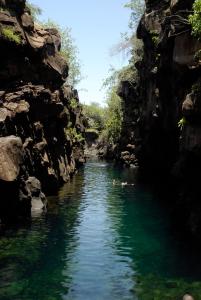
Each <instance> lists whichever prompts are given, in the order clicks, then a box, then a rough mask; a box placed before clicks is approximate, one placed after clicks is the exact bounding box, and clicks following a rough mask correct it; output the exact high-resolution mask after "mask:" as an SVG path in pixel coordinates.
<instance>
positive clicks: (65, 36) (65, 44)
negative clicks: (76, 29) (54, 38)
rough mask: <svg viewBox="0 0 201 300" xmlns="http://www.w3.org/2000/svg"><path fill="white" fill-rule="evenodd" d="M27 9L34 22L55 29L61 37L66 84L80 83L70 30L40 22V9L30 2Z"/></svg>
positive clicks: (75, 50) (78, 62) (76, 55)
mask: <svg viewBox="0 0 201 300" xmlns="http://www.w3.org/2000/svg"><path fill="white" fill-rule="evenodd" d="M27 6H28V8H29V9H30V11H31V14H32V16H33V18H34V20H35V21H37V22H38V23H40V24H41V25H42V26H44V27H45V28H56V29H57V30H58V32H59V34H60V36H61V51H60V52H61V55H62V56H63V57H64V58H65V59H66V61H67V62H68V65H69V75H68V79H67V83H68V84H69V85H72V86H73V87H74V86H76V85H77V84H78V83H79V82H80V81H81V71H80V69H81V66H80V61H79V59H78V49H77V47H76V45H75V42H74V39H73V37H72V34H71V29H70V28H68V27H66V28H62V27H61V26H60V25H59V24H57V23H55V22H54V21H52V20H50V19H49V20H48V21H47V22H40V21H39V20H38V17H39V16H40V15H41V13H42V9H41V8H40V7H38V6H37V5H34V4H32V3H30V2H28V3H27Z"/></svg>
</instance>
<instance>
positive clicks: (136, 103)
mask: <svg viewBox="0 0 201 300" xmlns="http://www.w3.org/2000/svg"><path fill="white" fill-rule="evenodd" d="M193 2H194V1H193V0H181V1H180V0H172V1H166V0H162V1H149V0H147V1H146V11H145V13H144V15H143V17H142V19H141V21H140V24H139V26H138V30H137V35H138V38H140V39H142V40H143V44H144V53H143V57H142V60H141V61H140V62H137V63H136V67H137V69H138V78H139V79H138V80H137V82H136V84H135V86H129V83H125V82H123V83H122V86H121V87H120V90H119V95H120V96H121V97H122V98H123V100H124V121H123V132H122V139H121V142H120V149H119V159H120V160H122V159H123V161H125V163H126V164H130V163H131V161H130V158H129V157H130V156H131V154H133V155H135V157H136V158H137V161H138V163H139V166H140V174H141V175H142V177H143V178H145V177H146V178H147V179H148V180H149V181H150V180H154V179H155V180H156V182H160V181H161V180H162V179H163V180H164V181H167V179H170V180H171V181H172V182H174V191H173V192H172V196H171V197H170V198H172V202H174V207H177V219H178V220H180V221H182V222H181V224H182V225H185V227H186V228H187V229H188V230H189V231H190V232H191V233H193V235H194V236H196V237H199V239H200V233H201V202H200V199H201V189H200V178H201V118H200V116H201V64H200V59H199V57H197V54H198V51H200V50H201V42H200V41H199V40H198V39H196V38H194V37H192V34H191V27H190V25H189V24H188V22H183V21H182V20H184V19H186V20H187V18H188V15H189V14H190V11H192V4H193ZM128 144H131V145H134V148H132V149H130V150H129V149H127V145H128ZM125 151H127V152H125ZM168 182H169V181H168ZM200 240H201V239H200Z"/></svg>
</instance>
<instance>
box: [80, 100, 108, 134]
mask: <svg viewBox="0 0 201 300" xmlns="http://www.w3.org/2000/svg"><path fill="white" fill-rule="evenodd" d="M83 113H84V115H85V116H86V117H87V119H88V126H89V128H90V129H96V130H98V131H99V132H101V131H102V130H103V129H104V127H105V109H104V108H103V107H101V106H100V105H99V103H96V102H92V103H91V104H89V105H87V104H85V105H83Z"/></svg>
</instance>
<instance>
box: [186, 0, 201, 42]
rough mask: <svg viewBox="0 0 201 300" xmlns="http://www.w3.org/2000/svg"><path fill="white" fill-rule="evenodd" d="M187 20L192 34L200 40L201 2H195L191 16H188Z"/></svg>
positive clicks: (200, 0) (199, 0) (197, 0)
mask: <svg viewBox="0 0 201 300" xmlns="http://www.w3.org/2000/svg"><path fill="white" fill-rule="evenodd" d="M188 20H189V22H190V24H191V26H192V34H193V35H194V36H195V37H198V38H201V0H195V2H194V4H193V14H191V15H190V16H189V19H188Z"/></svg>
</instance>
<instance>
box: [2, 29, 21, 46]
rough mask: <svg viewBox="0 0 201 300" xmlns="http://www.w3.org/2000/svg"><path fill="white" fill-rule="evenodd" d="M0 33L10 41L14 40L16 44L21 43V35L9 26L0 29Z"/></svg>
mask: <svg viewBox="0 0 201 300" xmlns="http://www.w3.org/2000/svg"><path fill="white" fill-rule="evenodd" d="M2 34H3V36H4V37H5V38H6V39H7V40H9V41H11V42H15V43H16V44H18V45H19V44H21V42H22V40H21V37H20V36H19V35H18V34H17V33H15V32H14V30H13V28H10V27H4V28H3V29H2Z"/></svg>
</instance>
